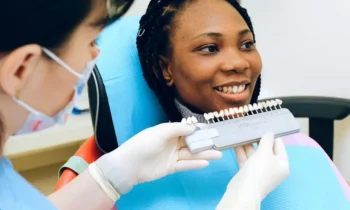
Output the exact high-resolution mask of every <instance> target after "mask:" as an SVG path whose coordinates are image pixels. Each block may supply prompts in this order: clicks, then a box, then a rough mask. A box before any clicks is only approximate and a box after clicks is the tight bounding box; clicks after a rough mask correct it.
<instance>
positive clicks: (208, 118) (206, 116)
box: [204, 113, 210, 121]
mask: <svg viewBox="0 0 350 210" xmlns="http://www.w3.org/2000/svg"><path fill="white" fill-rule="evenodd" d="M204 119H205V120H206V121H209V120H210V117H209V115H208V114H207V113H204Z"/></svg>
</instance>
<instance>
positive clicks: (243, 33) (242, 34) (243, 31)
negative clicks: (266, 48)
mask: <svg viewBox="0 0 350 210" xmlns="http://www.w3.org/2000/svg"><path fill="white" fill-rule="evenodd" d="M249 33H252V32H251V31H250V30H249V29H244V30H242V31H240V32H239V36H244V35H246V34H249Z"/></svg>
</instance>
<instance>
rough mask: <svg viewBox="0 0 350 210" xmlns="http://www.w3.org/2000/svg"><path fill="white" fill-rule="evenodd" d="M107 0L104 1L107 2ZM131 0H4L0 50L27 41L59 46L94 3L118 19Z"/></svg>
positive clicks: (0, 21)
mask: <svg viewBox="0 0 350 210" xmlns="http://www.w3.org/2000/svg"><path fill="white" fill-rule="evenodd" d="M107 1H108V4H107ZM133 2H134V1H133V0H74V1H71V0H59V1H58V0H31V1H28V0H7V1H1V6H0V28H1V33H0V54H4V53H7V52H10V51H12V50H14V49H16V48H18V47H21V46H24V45H28V44H38V45H40V46H43V47H46V48H49V49H51V50H53V51H55V50H59V49H60V48H61V47H62V45H63V44H65V42H66V41H67V40H68V38H69V37H70V35H71V34H72V32H73V31H74V30H75V29H76V27H77V26H78V25H79V24H81V23H82V21H83V20H84V19H85V18H86V17H87V16H88V15H89V14H90V11H91V10H92V9H93V7H94V5H95V4H104V5H106V7H107V5H109V7H108V8H109V10H110V12H111V13H113V14H111V20H112V21H113V20H116V19H118V18H119V17H120V16H121V15H123V14H124V13H125V12H126V11H127V10H128V9H129V7H130V6H131V4H132V3H133Z"/></svg>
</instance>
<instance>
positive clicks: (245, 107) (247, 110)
mask: <svg viewBox="0 0 350 210" xmlns="http://www.w3.org/2000/svg"><path fill="white" fill-rule="evenodd" d="M243 110H244V112H245V113H248V112H249V108H248V106H247V105H245V106H244V107H243Z"/></svg>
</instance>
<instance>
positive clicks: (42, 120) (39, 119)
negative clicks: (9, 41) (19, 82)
mask: <svg viewBox="0 0 350 210" xmlns="http://www.w3.org/2000/svg"><path fill="white" fill-rule="evenodd" d="M43 52H44V53H45V54H47V55H48V56H49V57H50V58H51V59H53V60H54V61H56V62H57V63H58V64H60V65H61V66H62V67H64V68H65V69H66V70H67V71H69V72H70V73H72V74H73V75H75V76H76V77H78V78H79V80H78V82H77V84H76V85H75V88H74V90H75V92H74V96H73V98H72V101H70V102H69V103H68V104H67V106H66V107H65V108H64V109H63V110H61V111H60V112H59V113H58V114H56V115H55V116H52V117H50V116H47V115H46V114H44V113H41V112H39V111H37V110H35V109H34V108H32V107H31V106H29V105H28V104H26V103H24V102H23V101H21V100H19V99H18V98H16V97H14V98H13V100H14V101H15V102H16V103H17V104H19V105H20V106H22V107H23V108H25V109H26V110H28V111H29V112H30V114H29V115H28V117H27V120H26V122H25V123H24V125H23V126H22V128H20V129H19V130H18V132H17V133H16V134H15V135H21V134H27V133H33V132H37V131H41V130H44V129H46V128H49V127H52V126H54V125H55V124H65V123H66V121H67V118H68V116H69V115H70V114H71V113H72V110H73V108H74V102H75V101H76V100H77V98H78V97H79V95H80V94H81V92H82V90H83V88H84V86H85V84H86V82H87V80H88V79H89V77H90V75H91V73H92V70H93V68H94V66H95V63H96V60H97V57H98V56H96V58H94V59H93V60H92V61H90V62H89V63H88V64H87V65H86V67H85V69H84V70H83V72H82V73H80V74H79V73H78V72H77V71H75V70H73V69H72V68H71V67H70V66H68V65H67V64H66V63H65V62H64V61H62V60H61V59H60V58H59V57H57V56H56V55H55V54H54V53H52V52H51V51H49V50H48V49H45V48H43Z"/></svg>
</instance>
